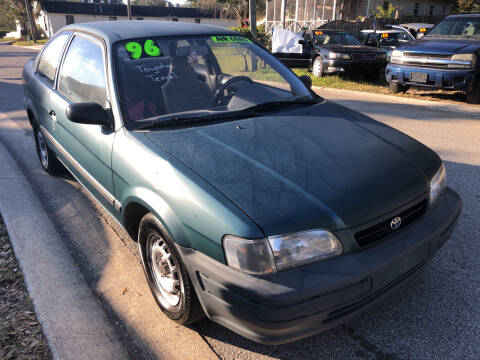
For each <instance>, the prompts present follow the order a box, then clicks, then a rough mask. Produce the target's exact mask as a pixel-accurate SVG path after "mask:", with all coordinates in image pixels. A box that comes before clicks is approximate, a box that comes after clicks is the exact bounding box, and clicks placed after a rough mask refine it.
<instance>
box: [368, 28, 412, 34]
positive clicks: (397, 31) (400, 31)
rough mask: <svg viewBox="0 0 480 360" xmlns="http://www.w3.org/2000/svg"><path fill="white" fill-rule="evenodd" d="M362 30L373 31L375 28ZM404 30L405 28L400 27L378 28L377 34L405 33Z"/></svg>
mask: <svg viewBox="0 0 480 360" xmlns="http://www.w3.org/2000/svg"><path fill="white" fill-rule="evenodd" d="M361 32H366V33H373V32H374V30H362V31H361ZM404 32H405V30H400V29H388V30H387V29H385V30H377V34H381V33H388V34H393V33H404Z"/></svg>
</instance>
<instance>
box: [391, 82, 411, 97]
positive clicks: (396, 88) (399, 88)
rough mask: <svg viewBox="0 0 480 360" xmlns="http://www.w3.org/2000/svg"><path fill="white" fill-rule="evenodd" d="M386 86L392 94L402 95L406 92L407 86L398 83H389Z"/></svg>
mask: <svg viewBox="0 0 480 360" xmlns="http://www.w3.org/2000/svg"><path fill="white" fill-rule="evenodd" d="M388 85H389V86H390V91H391V92H392V93H394V94H398V93H404V92H405V91H407V90H408V86H406V85H402V84H399V83H395V82H391V83H388Z"/></svg>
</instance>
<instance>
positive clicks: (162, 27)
mask: <svg viewBox="0 0 480 360" xmlns="http://www.w3.org/2000/svg"><path fill="white" fill-rule="evenodd" d="M64 30H80V31H86V32H89V33H93V34H96V35H98V36H101V37H102V38H104V39H105V41H107V42H110V43H113V42H116V41H119V40H124V39H133V38H142V37H149V36H152V37H153V36H181V35H185V36H192V35H211V34H215V35H239V34H238V33H237V32H235V31H231V30H227V29H224V28H222V27H219V26H213V25H203V24H195V23H187V22H177V21H162V20H130V21H129V20H119V21H95V22H89V23H81V24H71V25H68V26H65V27H63V28H62V29H61V30H60V31H64Z"/></svg>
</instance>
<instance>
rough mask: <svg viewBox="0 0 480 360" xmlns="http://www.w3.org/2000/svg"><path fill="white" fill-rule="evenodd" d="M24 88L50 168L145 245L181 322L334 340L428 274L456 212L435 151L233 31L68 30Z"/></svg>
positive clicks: (258, 335) (30, 70)
mask: <svg viewBox="0 0 480 360" xmlns="http://www.w3.org/2000/svg"><path fill="white" fill-rule="evenodd" d="M23 77H24V83H25V86H24V87H25V104H26V109H27V112H28V116H29V119H30V122H31V124H32V127H33V131H34V134H35V140H36V146H37V150H38V155H39V158H40V162H41V165H42V167H43V168H44V169H45V170H46V171H47V172H49V173H51V174H54V173H55V172H57V171H58V170H59V168H60V166H61V165H60V164H63V165H64V166H65V167H66V168H67V169H68V170H69V171H70V172H71V173H72V174H73V175H74V176H75V177H76V178H77V179H78V181H79V182H80V183H81V184H82V185H83V186H84V187H85V188H86V189H87V191H89V192H90V193H92V194H93V196H94V197H95V198H96V199H97V200H98V201H99V202H100V203H101V204H102V205H103V206H104V207H105V209H106V210H108V211H109V212H110V213H111V214H112V216H113V217H114V218H115V219H116V220H118V222H119V223H120V224H121V225H123V227H124V228H125V229H126V230H127V231H128V233H129V234H130V235H131V237H132V238H133V239H135V240H136V241H138V245H139V247H140V252H141V256H142V260H143V266H144V270H145V274H146V278H147V281H148V283H149V285H150V288H151V290H152V293H153V296H154V297H155V300H156V301H157V303H158V305H159V306H160V308H161V309H162V310H163V311H164V313H165V314H166V315H167V316H168V317H169V318H171V319H173V320H176V321H178V322H179V323H181V324H189V323H192V322H194V321H196V320H198V319H200V318H201V317H202V316H203V315H206V316H208V317H209V318H210V319H212V320H213V321H215V322H218V323H220V324H222V325H224V326H225V327H227V328H229V329H232V330H233V331H235V332H237V333H239V334H241V335H243V336H245V337H247V338H250V339H253V340H255V341H258V342H262V343H268V344H278V343H285V342H289V341H293V340H296V339H300V338H302V337H305V336H309V335H312V334H314V333H317V332H320V331H323V330H326V329H328V328H331V327H333V326H335V325H338V324H340V323H342V322H345V321H346V320H348V319H349V318H351V317H352V316H353V315H355V314H357V313H359V312H360V311H362V310H364V309H365V308H366V307H368V306H370V305H372V304H374V303H375V302H376V301H377V300H379V299H381V298H382V297H383V296H384V295H386V294H388V293H389V292H390V291H391V290H392V289H394V288H396V287H397V285H399V284H401V283H402V282H404V281H405V280H406V279H408V278H410V277H411V275H413V274H414V273H416V272H417V271H418V270H419V269H420V268H421V267H422V266H423V265H425V264H426V263H427V261H428V260H429V259H430V258H431V257H432V256H433V254H434V253H435V252H436V251H437V249H439V248H440V247H441V246H442V245H443V244H444V242H445V241H446V240H447V239H448V237H449V236H450V234H451V233H452V230H453V228H454V226H455V223H456V220H457V218H458V216H459V213H460V209H461V201H460V198H459V196H458V195H457V194H456V193H455V192H454V191H452V190H451V189H449V188H446V187H445V168H444V166H443V164H442V160H441V159H440V158H439V156H438V155H437V154H436V153H435V152H433V151H432V150H430V149H429V148H427V147H426V146H424V145H422V144H420V143H419V142H417V141H415V140H414V139H412V138H410V137H408V136H406V135H404V134H402V133H401V132H398V131H396V130H394V129H392V128H390V127H388V126H386V125H384V124H382V123H379V122H377V121H374V120H373V119H371V118H369V117H367V116H364V115H362V114H360V113H357V112H355V111H352V110H349V109H347V108H345V107H342V106H339V105H336V104H334V103H332V102H329V101H326V100H324V99H322V98H320V97H318V96H317V95H315V94H314V93H313V92H312V91H311V90H310V88H309V87H310V86H309V85H310V84H309V82H308V79H306V78H302V79H300V78H298V77H297V76H295V75H294V74H293V73H292V72H291V71H290V70H289V69H288V68H286V67H285V66H284V65H282V64H281V63H280V62H279V61H278V60H276V59H275V58H274V57H273V56H272V55H271V54H269V53H268V52H267V51H266V50H265V49H263V48H262V47H261V46H258V45H257V44H255V43H254V42H252V41H250V40H248V39H247V38H244V37H242V36H241V35H240V34H238V33H235V32H232V31H229V30H225V29H221V28H218V27H213V26H206V25H198V24H187V23H177V22H156V21H130V22H128V21H125V22H123V21H118V22H96V23H90V24H73V25H70V26H67V27H65V28H63V29H61V30H60V31H59V32H58V33H57V34H56V35H55V36H54V37H53V38H52V39H50V41H49V42H48V43H47V44H46V46H45V47H44V49H43V51H42V52H40V53H39V55H38V56H37V58H36V59H35V60H32V61H29V62H28V63H27V64H26V65H25V68H24V72H23Z"/></svg>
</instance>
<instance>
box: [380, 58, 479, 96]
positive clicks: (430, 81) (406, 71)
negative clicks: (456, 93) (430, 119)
mask: <svg viewBox="0 0 480 360" xmlns="http://www.w3.org/2000/svg"><path fill="white" fill-rule="evenodd" d="M412 72H416V73H426V74H427V82H426V83H418V82H414V81H411V80H410V74H411V73H412ZM385 76H386V79H387V81H388V82H398V83H399V84H405V85H412V86H421V87H428V88H437V89H447V90H465V91H471V90H472V84H473V82H474V80H475V77H476V70H472V69H470V70H463V69H436V68H426V67H425V68H424V67H413V66H407V65H397V64H388V65H387V69H386V71H385Z"/></svg>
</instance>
